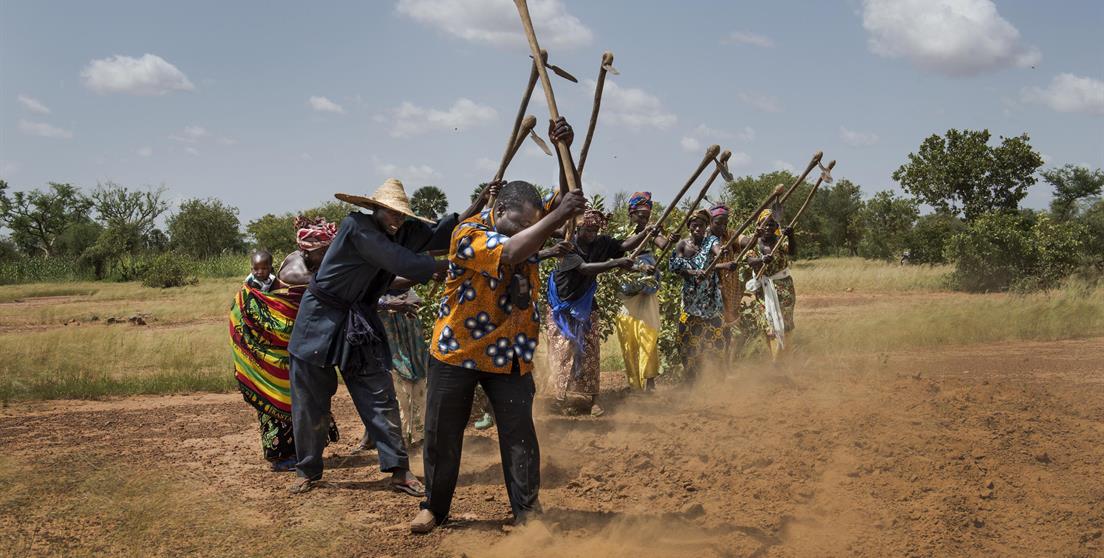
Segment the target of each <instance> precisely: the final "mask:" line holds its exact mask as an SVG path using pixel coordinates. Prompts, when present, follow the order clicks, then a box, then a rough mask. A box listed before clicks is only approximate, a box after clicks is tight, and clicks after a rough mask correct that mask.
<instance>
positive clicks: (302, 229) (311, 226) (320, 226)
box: [295, 215, 337, 252]
mask: <svg viewBox="0 0 1104 558" xmlns="http://www.w3.org/2000/svg"><path fill="white" fill-rule="evenodd" d="M335 236H337V225H334V224H333V223H330V222H328V221H326V220H325V219H324V218H322V217H314V218H310V217H303V216H302V215H300V216H299V217H296V218H295V242H296V243H297V244H299V249H300V250H302V251H304V252H311V251H314V250H317V249H319V248H325V247H327V246H329V245H330V243H332V242H333V239H334V237H335Z"/></svg>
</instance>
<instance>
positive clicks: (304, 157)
mask: <svg viewBox="0 0 1104 558" xmlns="http://www.w3.org/2000/svg"><path fill="white" fill-rule="evenodd" d="M299 158H300V159H302V160H304V161H310V160H311V159H314V157H311V154H310V153H307V152H303V153H300V154H299Z"/></svg>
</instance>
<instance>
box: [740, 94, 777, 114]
mask: <svg viewBox="0 0 1104 558" xmlns="http://www.w3.org/2000/svg"><path fill="white" fill-rule="evenodd" d="M736 98H737V99H739V100H740V101H742V102H744V103H747V104H749V105H751V107H752V108H754V109H756V110H760V111H763V112H782V103H781V102H779V100H778V98H777V97H772V96H771V95H764V94H761V93H754V92H751V91H738V92H737V93H736Z"/></svg>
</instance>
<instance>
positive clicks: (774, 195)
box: [705, 152, 819, 276]
mask: <svg viewBox="0 0 1104 558" xmlns="http://www.w3.org/2000/svg"><path fill="white" fill-rule="evenodd" d="M818 153H819V152H818ZM784 193H785V187H784V186H782V185H781V184H779V185H778V186H775V187H774V190H773V191H771V193H770V195H769V196H767V199H765V200H763V203H761V204H759V207H758V208H757V209H756V210H755V211H753V212H752V213H751V216H749V217H748V218H747V219H744V222H743V223H742V224H740V227H739V228H737V229H736V231H735V232H733V233H732V238H730V239H728V242H725V244H724V246H722V247H721V253H722V254H723V253H724V252H725V250H728V249H729V248H730V247H731V246H732V243H733V242H735V241H736V239H737V238H739V237H740V235H741V234H743V232H744V229H746V228H748V226H749V225H751V224H752V223H754V222H755V221H756V220H758V219H759V214H760V213H762V212H763V210H764V209H766V208H768V207H770V205H771V204H772V203H774V201H775V200H777V199H778V198H779V196H782V195H783V194H784ZM755 238H756V237H755V236H752V242H754V241H755ZM748 246H751V245H750V244H749V245H748ZM746 253H747V249H746V247H745V249H744V250H743V251H741V252H740V255H738V256H736V259H735V260H734V261H740V258H741V257H743V255H744V254H746ZM715 267H717V258H713V261H711V262H709V265H707V266H706V267H705V275H706V276H709V273H710V272H712V271H713V268H715Z"/></svg>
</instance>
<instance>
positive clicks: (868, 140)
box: [839, 126, 878, 147]
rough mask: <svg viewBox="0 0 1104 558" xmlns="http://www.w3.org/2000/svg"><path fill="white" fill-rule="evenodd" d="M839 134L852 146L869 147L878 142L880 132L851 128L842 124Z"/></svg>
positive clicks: (841, 138) (844, 141)
mask: <svg viewBox="0 0 1104 558" xmlns="http://www.w3.org/2000/svg"><path fill="white" fill-rule="evenodd" d="M839 135H840V140H842V141H843V143H846V144H847V145H850V146H851V147H867V146H871V145H874V144H876V143H878V134H875V133H874V132H860V131H857V130H849V129H848V128H847V127H846V126H840V132H839Z"/></svg>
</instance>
